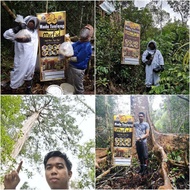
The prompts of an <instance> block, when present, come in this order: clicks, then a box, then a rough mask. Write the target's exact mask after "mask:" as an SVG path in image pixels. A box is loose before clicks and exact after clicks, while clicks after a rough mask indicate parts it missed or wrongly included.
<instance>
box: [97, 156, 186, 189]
mask: <svg viewBox="0 0 190 190" xmlns="http://www.w3.org/2000/svg"><path fill="white" fill-rule="evenodd" d="M108 169H109V168H103V170H102V168H101V169H100V168H99V169H96V177H98V176H100V175H101V174H102V173H104V172H105V171H106V170H108ZM139 169H140V168H139V164H138V161H137V160H136V159H133V161H132V164H131V166H116V167H114V168H112V169H111V170H110V172H109V173H108V174H107V175H105V176H103V177H101V178H97V179H98V180H97V181H96V189H158V188H159V187H160V186H163V185H164V180H163V177H162V175H161V173H160V166H159V161H158V160H157V159H156V157H154V156H152V158H151V159H150V160H149V166H148V174H146V175H144V176H142V175H140V174H138V171H139ZM169 176H170V180H171V183H172V187H173V189H189V175H188V171H186V170H185V171H184V168H176V167H175V168H173V167H170V172H169Z"/></svg>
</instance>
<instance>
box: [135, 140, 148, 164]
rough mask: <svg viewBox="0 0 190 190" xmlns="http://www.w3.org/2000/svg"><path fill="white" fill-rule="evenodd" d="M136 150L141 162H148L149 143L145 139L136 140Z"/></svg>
mask: <svg viewBox="0 0 190 190" xmlns="http://www.w3.org/2000/svg"><path fill="white" fill-rule="evenodd" d="M136 150H137V154H138V158H139V161H140V164H141V165H143V164H147V163H146V162H147V160H148V147H147V143H146V142H144V141H137V142H136Z"/></svg>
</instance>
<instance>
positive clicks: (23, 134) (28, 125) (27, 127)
mask: <svg viewBox="0 0 190 190" xmlns="http://www.w3.org/2000/svg"><path fill="white" fill-rule="evenodd" d="M39 114H40V112H34V113H33V114H32V115H31V116H30V117H29V118H28V119H27V120H26V122H25V123H24V124H23V127H22V129H21V131H20V135H19V136H20V137H18V140H17V142H16V144H15V145H14V148H13V151H12V153H11V157H13V158H16V157H17V156H18V154H19V153H20V151H21V150H22V147H23V145H24V143H25V142H26V140H27V139H28V136H29V134H30V131H31V130H32V127H33V126H34V124H35V122H36V121H37V119H38V117H39Z"/></svg>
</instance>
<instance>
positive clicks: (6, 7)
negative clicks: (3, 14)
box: [1, 1, 16, 19]
mask: <svg viewBox="0 0 190 190" xmlns="http://www.w3.org/2000/svg"><path fill="white" fill-rule="evenodd" d="M1 5H2V6H3V8H4V9H5V10H6V11H7V12H8V13H9V15H10V16H12V17H13V18H14V19H15V18H16V15H15V14H14V13H13V12H12V11H11V9H9V7H8V6H7V5H6V3H5V2H4V1H1Z"/></svg>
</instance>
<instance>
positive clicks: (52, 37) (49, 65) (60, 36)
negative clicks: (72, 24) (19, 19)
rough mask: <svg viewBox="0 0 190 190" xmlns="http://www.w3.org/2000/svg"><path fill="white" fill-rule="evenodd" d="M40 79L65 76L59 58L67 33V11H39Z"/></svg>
mask: <svg viewBox="0 0 190 190" xmlns="http://www.w3.org/2000/svg"><path fill="white" fill-rule="evenodd" d="M37 17H38V19H39V21H40V27H39V52H40V80H41V81H50V80H58V79H63V78H65V73H64V70H65V68H64V65H63V63H62V61H61V60H60V58H59V54H58V52H59V47H60V45H61V44H62V43H63V42H64V36H65V34H66V12H65V11H61V12H51V13H38V14H37Z"/></svg>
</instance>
